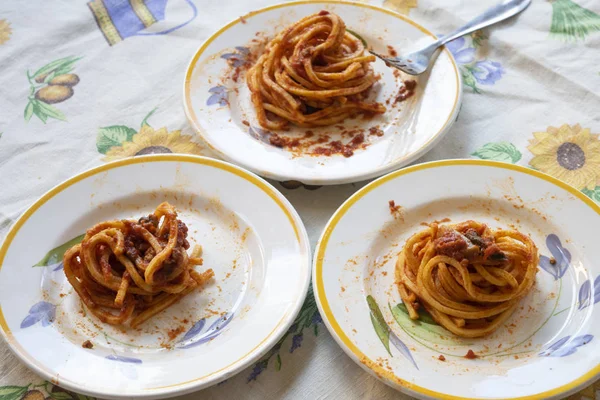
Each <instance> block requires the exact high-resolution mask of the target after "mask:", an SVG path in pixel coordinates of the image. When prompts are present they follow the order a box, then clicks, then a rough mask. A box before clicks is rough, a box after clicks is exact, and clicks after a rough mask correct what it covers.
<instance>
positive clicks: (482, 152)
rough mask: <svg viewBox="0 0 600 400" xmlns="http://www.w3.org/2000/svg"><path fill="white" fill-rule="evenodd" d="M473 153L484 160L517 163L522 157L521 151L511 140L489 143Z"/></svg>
mask: <svg viewBox="0 0 600 400" xmlns="http://www.w3.org/2000/svg"><path fill="white" fill-rule="evenodd" d="M471 155H473V156H475V157H479V158H481V159H483V160H495V161H502V162H506V163H512V164H514V163H516V162H517V161H519V160H520V159H521V152H520V151H519V150H517V148H516V147H515V145H514V144H512V143H509V142H496V143H487V144H485V145H484V146H483V147H482V148H480V149H479V150H477V151H475V152H474V153H472V154H471Z"/></svg>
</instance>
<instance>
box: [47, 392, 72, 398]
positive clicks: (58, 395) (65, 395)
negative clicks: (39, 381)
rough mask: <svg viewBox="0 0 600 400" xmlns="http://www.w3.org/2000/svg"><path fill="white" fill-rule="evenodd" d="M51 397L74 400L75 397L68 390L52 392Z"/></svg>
mask: <svg viewBox="0 0 600 400" xmlns="http://www.w3.org/2000/svg"><path fill="white" fill-rule="evenodd" d="M50 397H51V398H52V399H54V400H73V397H72V396H71V395H70V394H69V393H67V392H54V393H50Z"/></svg>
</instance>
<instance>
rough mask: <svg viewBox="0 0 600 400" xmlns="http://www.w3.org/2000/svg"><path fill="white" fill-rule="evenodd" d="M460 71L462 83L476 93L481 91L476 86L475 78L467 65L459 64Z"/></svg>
mask: <svg viewBox="0 0 600 400" xmlns="http://www.w3.org/2000/svg"><path fill="white" fill-rule="evenodd" d="M460 72H461V75H462V78H463V83H464V84H465V85H466V86H468V87H470V88H471V89H473V91H474V92H475V93H477V94H479V93H481V90H479V89H478V88H477V80H475V77H474V76H473V71H472V70H471V69H470V68H469V67H467V66H460Z"/></svg>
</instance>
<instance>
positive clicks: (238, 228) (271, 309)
mask: <svg viewBox="0 0 600 400" xmlns="http://www.w3.org/2000/svg"><path fill="white" fill-rule="evenodd" d="M162 201H169V202H170V203H171V204H173V205H174V206H175V207H176V208H177V210H178V212H179V216H180V218H181V219H182V220H183V221H184V222H185V223H186V224H187V226H188V228H189V234H188V237H189V239H190V242H191V243H192V244H194V243H197V244H201V245H202V247H203V249H204V255H203V258H204V266H202V267H198V268H199V270H202V268H212V269H213V270H214V271H215V278H214V281H213V282H212V283H210V284H208V285H206V286H205V288H204V289H203V290H202V291H198V292H194V294H190V295H188V296H186V297H185V298H184V299H183V300H182V301H180V302H179V303H177V304H176V305H175V306H173V307H171V308H169V309H167V310H165V311H164V312H162V313H161V314H158V315H156V316H155V317H153V318H152V319H151V320H149V321H148V322H147V323H145V324H143V325H142V326H141V327H140V329H139V330H132V329H126V330H123V329H117V328H115V327H113V326H110V325H107V324H103V323H101V322H99V321H98V320H97V319H96V318H95V317H93V316H91V314H89V313H87V314H86V313H85V312H83V311H82V310H83V308H82V305H81V301H80V300H79V297H78V296H77V294H76V293H75V292H74V291H73V289H72V288H71V286H70V285H69V283H68V282H67V280H66V278H65V275H64V273H63V270H62V263H61V261H62V253H64V250H65V248H66V247H68V246H69V245H66V246H63V248H62V249H60V248H58V249H56V248H57V247H59V246H61V245H62V244H63V243H65V242H68V241H69V240H71V239H72V238H75V237H77V236H78V235H80V234H82V233H83V232H85V230H86V229H88V228H90V227H91V226H93V225H94V224H96V223H98V222H100V221H105V220H111V219H121V218H139V217H141V216H143V215H147V214H149V213H150V212H152V211H153V209H154V208H155V207H156V206H157V205H158V204H159V203H161V202H162ZM52 249H54V250H53V251H51V253H50V256H51V257H50V258H47V257H45V254H47V252H48V251H50V250H52ZM309 263H310V248H309V244H308V238H307V235H306V231H305V229H304V226H303V225H302V222H301V220H300V218H299V217H298V214H297V213H296V212H295V211H294V209H293V208H292V206H291V205H290V203H289V202H288V201H287V200H286V199H285V198H284V197H283V196H282V195H281V194H280V193H279V192H278V191H277V190H275V189H274V188H273V187H272V186H271V185H269V184H268V183H266V182H265V181H264V180H262V179H260V178H258V177H257V176H255V175H254V174H251V173H249V172H247V171H244V170H242V169H240V168H239V167H235V166H233V165H230V164H227V163H224V162H221V161H216V160H213V159H208V158H203V157H194V156H180V155H159V156H145V157H135V158H131V159H127V160H123V161H118V162H114V163H110V164H106V165H103V166H101V167H98V168H94V169H92V170H89V171H87V172H84V173H82V174H80V175H77V176H75V177H73V178H71V179H69V180H67V181H66V182H64V183H62V184H60V185H58V186H57V187H55V188H54V189H52V190H50V191H49V192H48V193H46V194H45V195H44V196H42V198H41V199H40V200H38V201H37V202H36V203H35V204H34V205H33V206H31V207H30V208H29V209H28V210H27V211H26V212H25V213H24V214H23V215H22V216H21V218H19V220H18V221H17V222H16V223H15V225H14V226H13V227H12V229H11V230H10V231H9V233H8V235H7V237H6V240H5V242H4V244H3V245H2V247H1V248H0V268H1V269H0V328H1V329H0V331H1V332H2V337H3V338H4V339H5V340H6V341H7V342H8V344H9V346H10V347H11V348H12V350H13V351H14V352H15V354H16V355H17V356H19V357H20V358H21V359H22V360H23V361H24V362H25V363H26V364H27V365H29V366H30V367H31V368H32V369H34V370H35V371H36V372H37V373H39V374H40V375H42V376H44V377H45V378H46V379H48V380H52V382H54V383H57V384H59V385H61V386H64V387H65V388H68V389H72V390H75V391H77V392H79V393H85V394H88V395H91V396H95V397H100V398H126V397H143V398H159V397H167V396H173V395H178V394H183V393H186V392H190V391H193V390H197V389H200V388H203V387H206V386H209V385H212V384H215V383H217V382H219V381H222V380H224V379H226V378H227V377H229V376H231V375H233V374H235V373H236V372H238V371H240V370H242V369H243V368H246V367H248V366H249V365H251V364H252V363H253V362H255V361H256V360H257V359H258V358H259V357H261V356H262V355H263V354H264V353H265V352H266V351H268V350H269V349H270V348H271V347H272V346H273V345H274V344H275V343H276V342H277V340H278V339H279V338H280V337H281V335H282V334H284V333H285V331H286V330H287V329H288V328H289V326H290V325H291V324H292V322H293V320H294V317H295V315H296V314H297V313H298V311H299V310H300V307H301V305H302V302H303V300H304V297H305V295H306V292H307V289H308V284H309V280H310V264H309ZM40 264H41V265H40ZM34 265H40V266H34ZM84 314H86V315H84ZM192 327H193V329H191V328H192ZM177 329H178V330H179V331H181V333H180V334H179V335H177V336H176V337H169V331H171V332H170V333H171V335H174V334H175V333H177V332H176V331H175V332H174V331H173V330H177ZM85 340H90V341H91V342H92V343H93V344H94V348H93V349H91V350H88V349H84V348H82V343H83V342H84V341H85Z"/></svg>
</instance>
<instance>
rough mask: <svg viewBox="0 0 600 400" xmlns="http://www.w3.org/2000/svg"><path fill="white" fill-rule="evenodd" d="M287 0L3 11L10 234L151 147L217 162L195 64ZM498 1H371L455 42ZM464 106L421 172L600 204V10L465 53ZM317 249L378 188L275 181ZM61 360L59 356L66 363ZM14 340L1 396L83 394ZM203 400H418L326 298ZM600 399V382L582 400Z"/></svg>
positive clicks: (0, 106) (573, 6)
mask: <svg viewBox="0 0 600 400" xmlns="http://www.w3.org/2000/svg"><path fill="white" fill-rule="evenodd" d="M275 1H276V0H256V1H252V2H251V1H239V0H129V1H127V0H92V1H87V2H86V0H77V1H68V2H67V1H63V2H59V1H41V0H35V1H34V0H31V1H27V2H22V1H18V0H4V1H2V2H0V71H1V73H0V93H1V96H0V237H3V236H4V235H5V234H6V232H7V230H8V227H9V226H10V225H11V223H12V222H13V221H15V219H16V218H17V217H18V216H19V215H20V214H21V213H22V212H23V211H24V210H25V209H26V208H27V207H28V206H29V205H30V204H32V202H33V201H34V200H35V199H36V198H37V197H39V196H40V195H41V194H42V193H44V192H45V191H47V190H48V189H50V188H51V187H52V186H54V185H56V184H57V183H59V182H61V181H63V180H64V179H66V178H68V177H70V176H72V175H74V174H76V173H78V172H81V171H83V170H85V169H88V168H90V167H93V166H96V165H99V164H102V163H105V162H107V161H110V160H116V159H121V158H125V157H132V156H136V155H140V154H150V153H161V152H162V153H165V152H173V153H189V154H201V155H209V156H211V154H210V152H209V150H208V149H207V147H206V145H205V144H203V143H202V141H201V140H200V139H199V137H198V136H197V135H196V134H195V133H194V132H193V130H192V128H191V127H190V125H189V124H188V123H187V121H186V118H185V116H184V112H183V108H182V101H181V93H182V91H181V88H182V81H183V74H184V71H185V68H186V66H187V63H188V61H189V60H190V58H191V56H192V54H193V53H194V52H195V50H196V49H197V48H198V47H199V46H200V44H201V43H202V42H203V41H204V40H205V39H206V38H207V37H208V36H209V35H211V34H212V33H213V32H214V31H215V30H217V29H218V28H219V27H220V26H222V25H224V24H225V23H227V22H229V21H230V20H232V19H234V18H236V17H238V16H241V15H244V14H245V13H247V12H248V11H251V10H254V9H257V8H260V7H263V6H267V5H270V4H273V3H274V2H275ZM495 1H496V0H485V1H481V0H384V1H382V0H371V1H370V3H372V4H376V5H383V6H384V7H388V8H391V9H393V10H396V11H397V12H399V13H402V14H407V15H410V17H411V18H413V19H415V20H416V21H417V22H419V23H422V24H423V25H425V26H426V27H428V28H429V29H430V30H432V31H434V32H440V33H442V32H448V31H450V30H451V29H453V28H455V27H457V26H459V25H461V24H462V23H464V22H465V21H466V20H468V19H469V18H471V17H473V16H474V15H476V14H478V13H480V12H481V11H483V10H484V9H485V8H487V7H489V6H490V5H492V4H493V3H494V2H495ZM449 49H450V51H451V52H452V53H453V54H454V57H455V58H456V61H457V62H458V64H459V65H460V70H461V73H462V77H463V84H464V93H465V96H464V102H463V105H462V110H461V112H460V115H459V118H458V121H457V123H456V124H455V125H454V127H453V128H452V130H451V132H450V133H449V134H448V135H447V136H446V137H445V138H444V139H443V141H442V142H441V143H440V144H439V145H438V146H437V147H436V148H435V149H433V150H432V151H431V152H429V153H428V154H427V155H426V156H424V157H423V158H422V159H420V160H418V162H423V161H430V160H437V159H445V158H482V159H492V160H500V161H504V162H508V163H515V164H520V165H524V166H530V167H532V168H536V169H538V170H540V171H543V172H546V173H549V174H551V175H553V176H555V177H557V178H560V179H563V180H565V181H566V182H568V183H570V184H571V185H573V186H574V187H576V188H577V189H579V190H581V191H583V192H584V193H585V194H586V195H588V196H590V197H591V198H592V199H594V200H596V201H599V202H600V139H599V138H598V133H600V112H599V110H600V95H599V93H600V3H599V2H598V1H597V0H533V4H532V5H531V6H530V8H529V9H528V10H526V11H525V12H524V13H523V14H522V15H520V16H519V17H518V18H516V19H512V20H510V21H507V22H505V23H502V24H500V25H498V26H496V27H495V28H493V29H490V30H485V31H479V32H476V33H474V34H473V35H470V36H468V37H465V38H461V39H458V40H456V41H454V42H453V43H451V44H450V45H449ZM274 184H275V186H276V187H277V188H279V189H280V190H281V191H282V192H283V193H284V194H285V195H286V196H287V198H288V199H289V200H290V201H291V202H292V203H293V205H294V206H295V207H296V209H297V210H298V212H299V213H300V215H301V216H302V218H303V220H304V222H305V224H306V226H307V229H308V232H309V235H310V239H311V242H312V245H313V246H314V245H315V243H316V240H317V239H318V236H319V234H320V233H321V230H322V228H323V226H324V224H325V222H326V221H327V220H328V218H329V217H330V216H331V214H332V213H333V212H334V210H335V209H336V208H337V207H338V206H339V205H340V204H341V203H342V202H343V201H344V200H345V199H346V198H347V197H348V196H349V195H351V194H352V193H354V192H355V191H356V190H357V189H358V188H359V187H361V186H362V185H363V184H364V183H358V184H351V185H343V186H332V187H315V186H306V185H302V184H300V183H299V182H274ZM57 356H59V355H57ZM84 397H85V396H80V395H76V394H73V393H70V392H66V391H64V390H62V389H60V388H59V387H56V386H54V385H52V384H51V383H49V382H45V381H44V380H43V379H42V378H40V377H38V376H36V375H35V374H34V373H32V372H31V371H30V370H29V369H28V368H26V367H25V365H23V364H22V363H21V362H19V361H18V360H17V358H16V357H14V356H13V355H12V353H11V352H10V351H9V349H8V347H7V346H6V345H5V344H4V343H3V342H1V341H0V400H16V399H21V398H27V399H28V400H44V399H45V398H52V399H54V400H71V399H72V400H77V399H78V398H79V399H83V398H84ZM185 397H187V398H189V399H192V398H206V399H212V398H252V399H254V398H255V399H259V398H260V399H262V398H302V399H313V398H315V399H316V398H361V399H363V398H374V399H387V398H408V397H407V396H404V395H402V394H400V393H398V392H395V391H394V390H393V389H391V388H389V387H387V386H386V385H384V384H383V383H381V382H379V381H377V380H376V379H375V378H373V377H371V376H370V375H368V374H367V373H366V372H364V371H363V370H362V369H361V368H360V367H358V366H357V365H355V364H354V362H352V361H351V360H350V358H348V357H347V356H346V355H345V354H344V353H343V352H342V350H341V349H340V348H339V346H338V345H337V344H336V343H335V342H334V341H333V339H332V338H331V336H330V335H329V334H328V332H327V331H326V329H325V327H324V325H323V324H322V321H321V318H320V316H319V313H318V311H317V308H316V305H315V302H314V298H313V296H312V292H311V293H309V296H308V298H307V300H306V303H305V305H304V307H303V309H302V312H301V313H300V315H299V316H298V318H297V320H296V323H295V324H294V325H293V326H292V328H291V329H290V331H289V332H288V333H287V334H286V335H285V337H284V338H283V339H282V340H281V341H280V343H279V344H278V345H277V346H276V347H275V348H274V349H273V350H272V351H270V352H269V353H268V354H267V356H265V357H264V358H263V359H262V360H261V361H259V362H258V363H256V364H255V365H254V366H253V367H251V368H249V369H247V370H245V371H242V372H241V373H240V374H239V375H237V376H235V377H234V378H231V379H229V380H228V381H226V382H224V383H222V384H220V385H217V386H215V387H212V388H210V389H207V390H204V391H202V392H199V393H195V394H190V395H187V396H185ZM572 397H573V398H575V399H595V398H600V385H599V384H598V383H596V384H595V385H592V386H590V387H588V388H587V389H585V390H583V391H581V392H580V393H578V394H576V395H573V396H572Z"/></svg>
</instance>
